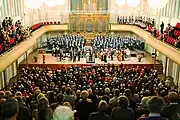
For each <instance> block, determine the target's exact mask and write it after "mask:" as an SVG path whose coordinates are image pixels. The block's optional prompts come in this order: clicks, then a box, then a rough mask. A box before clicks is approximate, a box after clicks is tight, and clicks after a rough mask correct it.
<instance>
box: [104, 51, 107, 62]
mask: <svg viewBox="0 0 180 120" xmlns="http://www.w3.org/2000/svg"><path fill="white" fill-rule="evenodd" d="M104 62H105V63H107V54H106V53H105V54H104Z"/></svg>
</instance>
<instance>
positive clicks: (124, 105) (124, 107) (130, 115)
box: [111, 96, 134, 120]
mask: <svg viewBox="0 0 180 120" xmlns="http://www.w3.org/2000/svg"><path fill="white" fill-rule="evenodd" d="M111 120H134V112H133V110H132V109H130V108H128V98H127V97H126V96H120V97H119V106H118V107H116V108H114V109H113V110H112V113H111Z"/></svg>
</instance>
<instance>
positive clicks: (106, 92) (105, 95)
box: [102, 88, 110, 102]
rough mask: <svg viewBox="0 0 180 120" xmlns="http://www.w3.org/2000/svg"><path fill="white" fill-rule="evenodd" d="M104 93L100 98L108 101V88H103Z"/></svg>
mask: <svg viewBox="0 0 180 120" xmlns="http://www.w3.org/2000/svg"><path fill="white" fill-rule="evenodd" d="M104 92H105V94H104V95H103V96H102V100H105V101H106V102H109V99H110V97H109V94H110V89H109V88H105V90H104Z"/></svg>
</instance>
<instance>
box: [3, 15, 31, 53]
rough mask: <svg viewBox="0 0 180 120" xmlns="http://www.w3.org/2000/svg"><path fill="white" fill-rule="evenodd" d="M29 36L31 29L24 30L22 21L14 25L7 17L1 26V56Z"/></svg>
mask: <svg viewBox="0 0 180 120" xmlns="http://www.w3.org/2000/svg"><path fill="white" fill-rule="evenodd" d="M29 36H30V30H29V28H24V27H23V26H22V24H21V21H20V20H18V21H17V22H15V24H13V20H12V18H11V17H6V18H5V19H4V20H3V22H2V26H0V55H1V54H3V53H4V52H6V51H8V50H9V49H10V48H12V47H13V46H15V45H16V44H17V43H20V42H21V41H23V40H24V39H26V38H28V37H29Z"/></svg>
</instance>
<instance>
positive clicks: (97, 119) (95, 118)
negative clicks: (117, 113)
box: [89, 101, 110, 120]
mask: <svg viewBox="0 0 180 120" xmlns="http://www.w3.org/2000/svg"><path fill="white" fill-rule="evenodd" d="M98 109H99V111H98V112H95V113H91V114H90V117H89V120H110V117H109V116H108V115H106V111H107V109H108V104H107V102H106V101H100V103H99V105H98Z"/></svg>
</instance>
